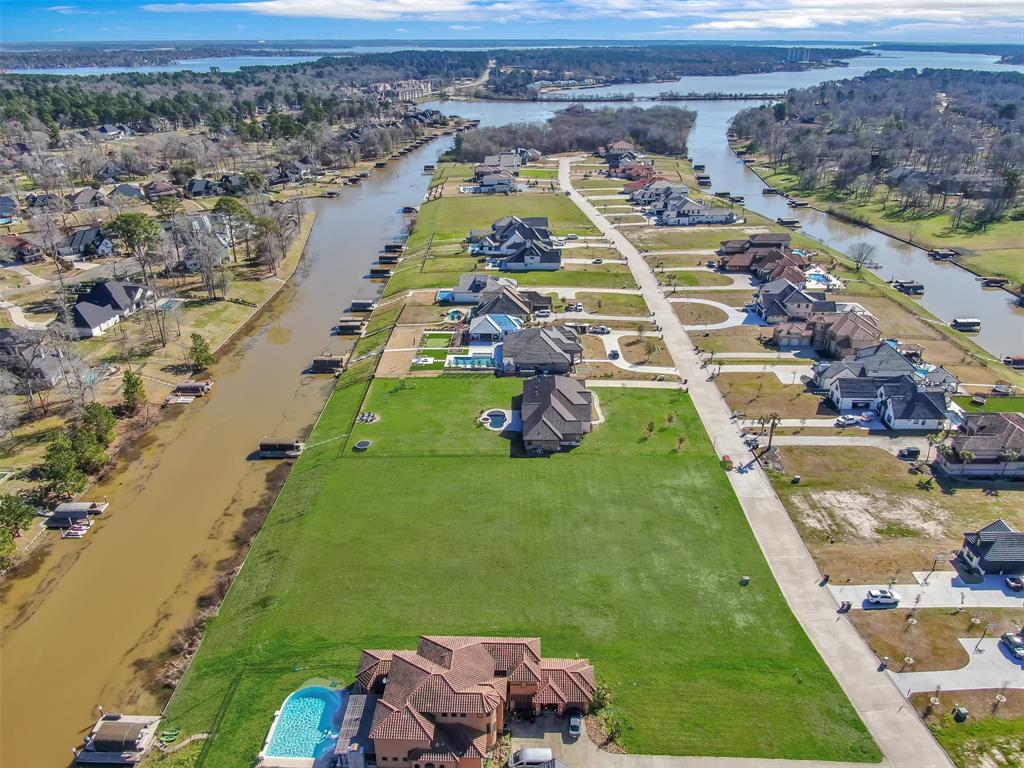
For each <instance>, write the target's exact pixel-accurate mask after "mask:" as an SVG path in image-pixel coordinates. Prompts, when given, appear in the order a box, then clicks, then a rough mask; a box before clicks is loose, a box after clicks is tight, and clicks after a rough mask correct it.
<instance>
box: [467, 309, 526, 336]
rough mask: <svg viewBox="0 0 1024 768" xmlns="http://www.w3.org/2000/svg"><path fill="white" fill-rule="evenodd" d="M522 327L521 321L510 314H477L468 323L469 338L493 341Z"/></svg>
mask: <svg viewBox="0 0 1024 768" xmlns="http://www.w3.org/2000/svg"><path fill="white" fill-rule="evenodd" d="M522 327H523V321H522V320H520V319H519V318H518V317H513V316H512V315H479V316H478V317H474V318H473V320H472V321H471V322H470V324H469V340H470V341H485V342H490V343H495V342H498V341H501V340H502V339H504V338H505V336H507V335H508V334H510V333H515V332H516V331H519V330H522Z"/></svg>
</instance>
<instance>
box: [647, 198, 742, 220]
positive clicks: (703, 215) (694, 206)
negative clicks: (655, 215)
mask: <svg viewBox="0 0 1024 768" xmlns="http://www.w3.org/2000/svg"><path fill="white" fill-rule="evenodd" d="M659 218H660V220H661V221H662V222H664V223H665V224H667V225H669V226H682V227H692V226H694V225H696V224H732V223H734V222H735V221H736V214H735V213H734V212H733V211H732V210H730V209H729V208H715V207H714V206H711V205H706V204H704V203H702V202H699V201H697V200H694V199H693V198H690V197H685V196H683V197H680V198H678V199H676V200H672V201H671V202H670V203H669V204H668V205H667V206H666V209H665V210H664V211H663V212H662V213H661V215H660V217H659Z"/></svg>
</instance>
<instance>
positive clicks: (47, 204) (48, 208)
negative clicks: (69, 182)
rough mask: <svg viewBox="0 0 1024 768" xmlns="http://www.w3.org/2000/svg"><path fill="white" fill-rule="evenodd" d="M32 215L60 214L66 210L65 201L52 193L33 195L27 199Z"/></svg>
mask: <svg viewBox="0 0 1024 768" xmlns="http://www.w3.org/2000/svg"><path fill="white" fill-rule="evenodd" d="M25 202H26V204H27V206H28V210H29V212H30V213H33V214H39V213H59V212H60V211H62V210H64V200H63V198H61V197H60V195H54V194H52V193H50V192H43V193H40V194H31V195H28V196H27V197H26V198H25Z"/></svg>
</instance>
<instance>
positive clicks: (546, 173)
mask: <svg viewBox="0 0 1024 768" xmlns="http://www.w3.org/2000/svg"><path fill="white" fill-rule="evenodd" d="M519 177H520V178H522V179H557V178H558V169H557V168H523V169H522V170H520V171H519Z"/></svg>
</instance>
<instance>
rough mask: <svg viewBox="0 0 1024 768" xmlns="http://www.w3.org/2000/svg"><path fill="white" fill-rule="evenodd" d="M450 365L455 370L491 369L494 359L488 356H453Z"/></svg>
mask: <svg viewBox="0 0 1024 768" xmlns="http://www.w3.org/2000/svg"><path fill="white" fill-rule="evenodd" d="M452 365H454V366H455V367H456V368H493V367H494V358H493V357H491V356H490V355H455V356H454V357H452Z"/></svg>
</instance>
